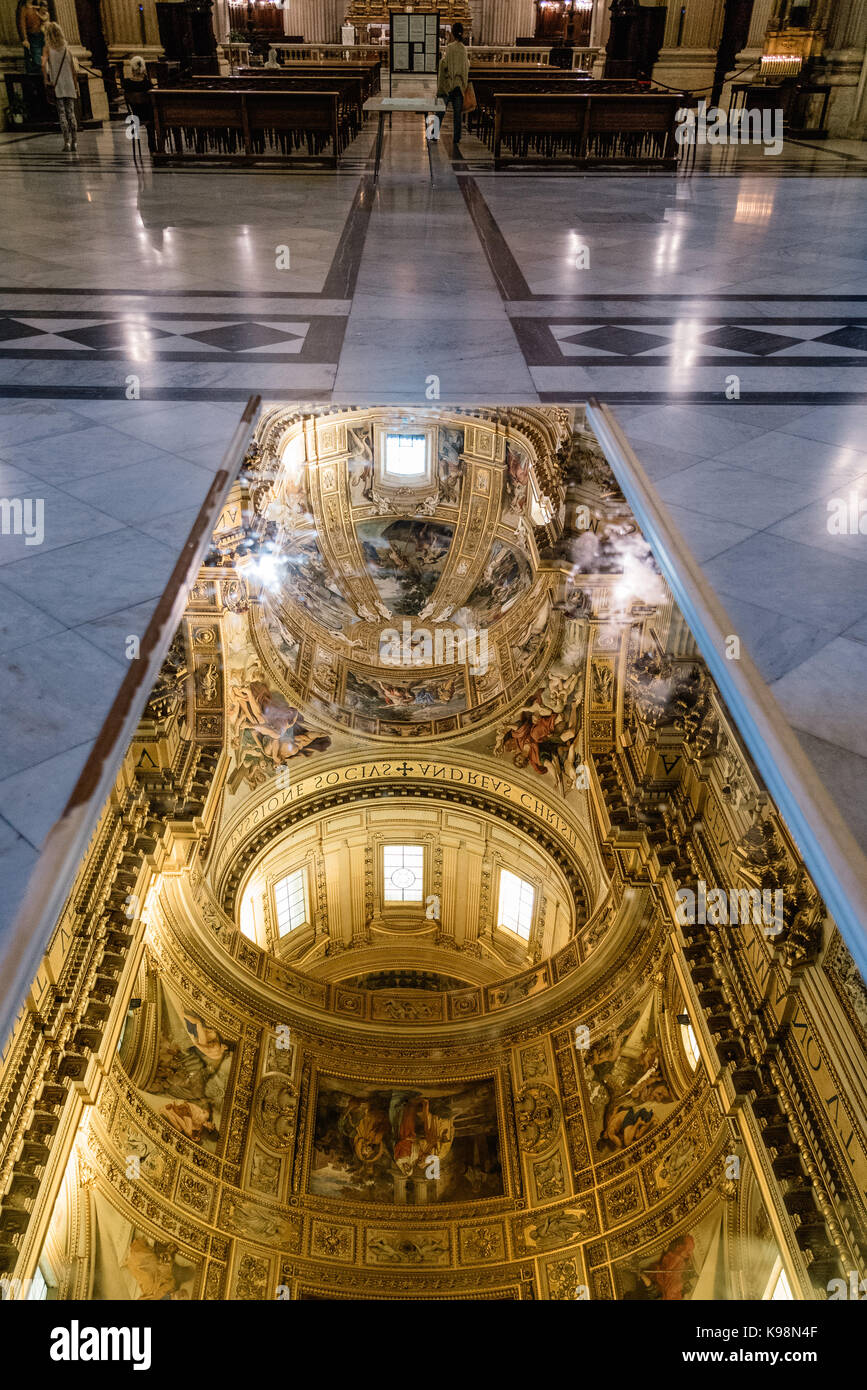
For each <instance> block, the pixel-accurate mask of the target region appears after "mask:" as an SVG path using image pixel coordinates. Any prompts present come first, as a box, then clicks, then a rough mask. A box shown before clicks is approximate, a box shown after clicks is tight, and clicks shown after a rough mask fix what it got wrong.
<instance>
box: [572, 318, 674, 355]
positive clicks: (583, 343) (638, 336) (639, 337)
mask: <svg viewBox="0 0 867 1390" xmlns="http://www.w3.org/2000/svg"><path fill="white" fill-rule="evenodd" d="M559 341H560V342H561V343H574V344H575V345H576V346H578V347H585V348H587V349H593V348H601V350H602V351H603V352H618V353H620V354H621V355H623V356H627V357H631V356H632V355H633V354H634V353H638V352H647V350H648V349H649V348H656V347H662V346H663V344H664V343H667V342H668V341H669V339H668V338H661V337H660V336H659V334H658V333H639V332H636V330H635V329H634V328H617V327H616V326H614V325H612V324H606V325H605V327H604V328H592V329H591V330H590V332H589V333H570V334H569V336H568V337H567V338H560V339H559Z"/></svg>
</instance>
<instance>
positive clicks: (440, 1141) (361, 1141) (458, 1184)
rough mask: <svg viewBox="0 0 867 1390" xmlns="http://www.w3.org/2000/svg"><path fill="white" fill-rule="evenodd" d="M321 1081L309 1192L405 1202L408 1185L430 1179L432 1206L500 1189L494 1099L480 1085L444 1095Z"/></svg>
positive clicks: (490, 1090)
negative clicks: (435, 1162)
mask: <svg viewBox="0 0 867 1390" xmlns="http://www.w3.org/2000/svg"><path fill="white" fill-rule="evenodd" d="M345 1086H346V1089H344V1085H343V1084H339V1085H338V1084H337V1083H334V1082H327V1081H324V1080H323V1081H322V1082H320V1090H319V1096H318V1099H317V1107H316V1130H315V1135H314V1151H313V1161H312V1165H311V1176H310V1190H311V1192H314V1193H317V1194H319V1195H322V1196H329V1197H333V1198H355V1199H356V1200H357V1199H358V1198H359V1197H360V1198H362V1199H364V1200H365V1201H372V1202H379V1203H382V1204H385V1205H391V1206H394V1205H405V1203H406V1200H407V1196H406V1194H407V1190H408V1185H409V1184H412V1185H416V1184H418V1183H426V1182H429V1181H430V1180H431V1179H432V1178H433V1174H432V1173H429V1172H428V1171H427V1168H428V1163H429V1160H430V1159H431V1158H433V1157H436V1158H438V1159H439V1160H440V1170H439V1173H438V1174H437V1175H436V1177H437V1180H436V1182H435V1184H434V1185H433V1186H432V1187H431V1188H430V1191H429V1197H428V1200H431V1201H472V1200H475V1199H478V1198H482V1197H486V1196H498V1195H502V1192H503V1175H502V1169H501V1166H500V1159H499V1142H498V1134H497V1113H496V1100H495V1096H494V1091H493V1086H492V1084H491V1083H490V1082H484V1083H482V1084H479V1085H475V1086H472V1087H463V1088H458V1089H456V1090H454V1091H453V1092H450V1093H448V1094H442V1093H441V1092H440V1091H439V1089H437V1090H435V1091H434V1092H433V1093H428V1092H422V1091H417V1090H412V1089H409V1088H406V1087H399V1088H395V1089H388V1090H369V1091H363V1090H362V1088H361V1086H360V1085H358V1086H353V1085H352V1083H345Z"/></svg>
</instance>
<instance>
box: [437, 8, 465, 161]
mask: <svg viewBox="0 0 867 1390" xmlns="http://www.w3.org/2000/svg"><path fill="white" fill-rule="evenodd" d="M463 39H464V26H463V25H462V24H461V23H460V22H458V23H457V24H453V25H452V41H451V43H449V44H446V47H445V51H444V53H443V56H442V58H441V59H440V65H439V72H438V73H437V96H438V97H442V99H443V101H444V102H445V104H446V110H448V108H449V107H450V106H451V108H452V111H453V112H454V132H453V138H454V146H455V149H454V152H455V154H456V155H458V156H459V155H460V153H461V151H460V143H461V134H462V131H463V127H462V118H463V111H464V93H465V92H466V90H467V86H468V85H469V81H470V64H469V59H468V58H467V50H466V46H465V44H464V41H463Z"/></svg>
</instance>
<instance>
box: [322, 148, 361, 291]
mask: <svg viewBox="0 0 867 1390" xmlns="http://www.w3.org/2000/svg"><path fill="white" fill-rule="evenodd" d="M373 194H374V188H373V179H372V178H368V177H367V176H366V175H365V177H364V178H362V179H361V180H360V181H359V184H358V188H357V189H356V190H355V197H354V198H353V200H352V207H351V208H350V209H349V216H348V217H347V219H346V221H345V223H344V224H343V232H342V233H341V236H340V241H339V242H338V245H337V250H336V251H335V253H334V257H333V259H332V262H331V266H330V268H329V270H328V274H327V275H326V277H325V284H324V285H323V286H322V293H321V298H323V299H352V298H353V296H354V294H355V286H356V284H357V282H358V271H359V268H360V266H361V257H362V256H363V254H364V243H365V241H366V239H367V231H368V227H369V225H370V214H371V212H372V211H373Z"/></svg>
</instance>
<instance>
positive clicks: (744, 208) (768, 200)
mask: <svg viewBox="0 0 867 1390" xmlns="http://www.w3.org/2000/svg"><path fill="white" fill-rule="evenodd" d="M773 211H774V195H773V193H739V194H738V201H737V206H736V208H735V217H734V220H735V222H766V221H767V220H768V218H769V217H770V216H771V215H772V213H773Z"/></svg>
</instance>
